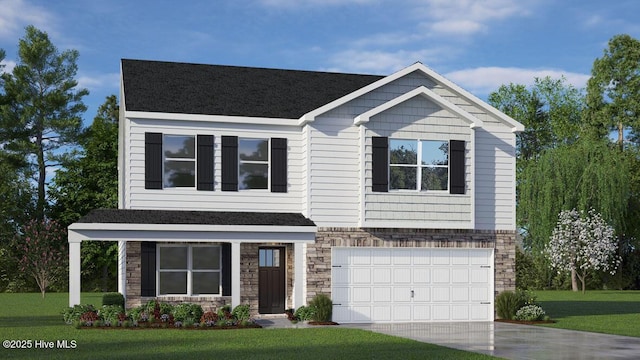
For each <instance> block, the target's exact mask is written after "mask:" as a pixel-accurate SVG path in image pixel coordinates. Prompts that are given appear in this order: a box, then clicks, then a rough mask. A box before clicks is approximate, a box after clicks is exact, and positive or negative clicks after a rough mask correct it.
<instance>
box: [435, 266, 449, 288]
mask: <svg viewBox="0 0 640 360" xmlns="http://www.w3.org/2000/svg"><path fill="white" fill-rule="evenodd" d="M450 271H451V270H450V269H449V268H436V269H433V271H432V272H433V279H432V282H433V283H434V284H449V283H450V282H451V279H450V278H449V272H450Z"/></svg>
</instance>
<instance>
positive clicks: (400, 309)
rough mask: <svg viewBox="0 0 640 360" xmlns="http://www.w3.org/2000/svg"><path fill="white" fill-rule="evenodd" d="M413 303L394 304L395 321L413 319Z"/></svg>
mask: <svg viewBox="0 0 640 360" xmlns="http://www.w3.org/2000/svg"><path fill="white" fill-rule="evenodd" d="M411 307H412V306H411V305H410V304H407V305H394V306H393V308H392V309H391V311H393V321H400V322H402V321H411Z"/></svg>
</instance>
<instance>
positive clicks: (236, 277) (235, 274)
mask: <svg viewBox="0 0 640 360" xmlns="http://www.w3.org/2000/svg"><path fill="white" fill-rule="evenodd" d="M238 305H240V243H239V242H232V243H231V307H232V308H235V307H236V306H238Z"/></svg>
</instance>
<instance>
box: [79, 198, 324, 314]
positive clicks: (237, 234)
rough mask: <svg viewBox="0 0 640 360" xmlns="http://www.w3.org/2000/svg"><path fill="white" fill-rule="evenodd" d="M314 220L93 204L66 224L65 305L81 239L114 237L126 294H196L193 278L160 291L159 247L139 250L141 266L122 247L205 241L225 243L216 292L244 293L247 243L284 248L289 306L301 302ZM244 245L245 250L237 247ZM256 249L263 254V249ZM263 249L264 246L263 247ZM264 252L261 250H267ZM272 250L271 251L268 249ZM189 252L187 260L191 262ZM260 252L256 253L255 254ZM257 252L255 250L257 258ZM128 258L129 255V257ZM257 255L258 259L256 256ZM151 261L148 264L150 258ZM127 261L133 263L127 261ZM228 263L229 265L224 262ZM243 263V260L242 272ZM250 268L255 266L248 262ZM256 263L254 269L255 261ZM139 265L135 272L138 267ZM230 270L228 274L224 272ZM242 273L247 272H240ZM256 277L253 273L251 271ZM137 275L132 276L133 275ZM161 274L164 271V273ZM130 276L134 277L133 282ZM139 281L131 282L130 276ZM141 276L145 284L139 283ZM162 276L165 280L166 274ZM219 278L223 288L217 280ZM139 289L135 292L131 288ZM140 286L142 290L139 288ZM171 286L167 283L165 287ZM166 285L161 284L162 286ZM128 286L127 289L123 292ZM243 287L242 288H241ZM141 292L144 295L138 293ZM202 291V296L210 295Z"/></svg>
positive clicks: (235, 299) (237, 296) (238, 299)
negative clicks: (177, 289)
mask: <svg viewBox="0 0 640 360" xmlns="http://www.w3.org/2000/svg"><path fill="white" fill-rule="evenodd" d="M316 231H317V229H316V226H315V224H314V223H313V222H312V221H311V220H309V219H307V218H305V217H304V216H303V215H301V214H292V213H253V212H252V213H248V212H212V211H169V210H118V209H100V210H94V211H92V212H90V213H89V214H87V215H86V216H84V217H82V218H81V219H80V220H79V221H78V222H76V223H73V224H71V225H70V226H69V231H68V241H69V305H70V306H73V305H75V304H79V303H80V289H81V276H80V274H81V259H80V247H81V243H82V241H117V242H118V248H119V253H118V292H120V293H122V294H123V295H124V296H125V298H127V296H128V295H130V296H131V297H139V298H144V297H147V298H155V297H157V298H162V297H163V296H164V297H165V298H166V299H169V300H171V299H173V300H175V299H180V298H189V299H194V298H199V296H198V295H193V294H191V293H192V292H193V290H194V288H193V284H192V280H191V278H189V280H187V282H188V284H189V292H188V293H187V294H184V295H185V296H175V294H172V295H171V296H165V294H163V292H166V291H167V290H166V288H167V287H166V284H163V286H162V288H161V287H160V280H159V279H160V276H159V275H160V271H161V270H162V269H161V268H160V266H159V264H160V261H159V260H158V261H157V262H156V260H157V259H160V258H159V252H153V254H152V255H151V253H147V254H146V257H147V258H146V260H143V259H144V256H145V255H143V254H142V251H141V252H140V259H139V261H140V266H138V267H136V265H135V260H134V259H127V248H128V247H129V256H130V257H131V249H132V247H136V246H137V247H139V248H140V249H142V248H146V249H150V248H155V247H158V248H159V247H160V246H167V247H169V246H173V247H181V246H182V247H185V248H186V247H194V249H191V250H190V251H191V252H192V254H199V255H197V256H199V257H202V253H203V252H202V251H198V250H199V249H200V247H204V246H206V244H209V245H211V244H220V245H221V247H223V248H224V251H222V255H220V256H221V258H220V261H221V262H223V263H224V266H220V272H221V274H220V277H221V278H220V288H221V289H222V290H221V291H220V292H219V294H218V297H219V298H227V299H228V298H230V299H231V304H230V305H232V306H233V307H235V306H237V305H239V304H241V303H242V302H243V299H246V294H243V290H242V283H243V279H242V275H241V272H242V271H243V270H242V269H243V268H242V266H241V262H242V261H241V256H242V253H243V251H245V253H246V251H247V250H246V249H249V248H251V249H280V248H281V249H282V250H283V252H287V257H286V258H283V259H286V260H285V262H286V263H287V266H288V267H289V268H290V271H289V272H290V273H291V274H292V278H293V279H288V281H289V282H290V283H291V285H292V290H291V295H290V297H291V299H290V301H289V303H290V304H291V306H292V307H299V306H300V305H304V304H305V302H306V286H305V271H306V261H305V250H306V244H309V243H313V242H314V241H315V234H316ZM241 249H244V250H241ZM259 251H261V252H260V254H262V250H259ZM265 251H266V250H265ZM267 253H269V252H265V254H267ZM269 254H273V252H271V253H269ZM191 256H193V257H194V258H195V256H196V255H190V258H189V263H190V264H191V261H192V259H191ZM260 256H261V255H260ZM258 257H259V256H258V255H257V254H256V258H258ZM128 260H129V261H128ZM143 261H147V264H146V265H145V266H147V267H151V266H152V268H151V269H152V271H151V272H149V273H148V275H147V276H146V279H142V278H143V277H145V275H144V274H143V273H142V267H143V266H142V262H143ZM257 261H262V260H261V259H257ZM149 262H151V264H150V263H149ZM132 263H133V264H134V265H132ZM229 264H230V266H229ZM246 269H247V267H246V266H245V270H244V271H245V272H246V271H247V270H246ZM251 269H252V270H251V271H254V270H253V269H254V268H251ZM255 269H257V264H256V267H255ZM137 271H139V272H137ZM229 272H230V274H229ZM245 277H246V275H245ZM256 277H257V274H256ZM135 278H137V280H134V279H135ZM165 278H166V277H165ZM132 281H133V283H132ZM136 281H137V282H139V283H138V284H136V283H135V282H136ZM193 281H195V280H193ZM143 282H146V283H145V284H142V283H143ZM165 282H166V280H165ZM222 282H224V289H223V286H222ZM136 286H138V288H139V289H140V292H137V291H135V290H132V289H137V288H136ZM143 288H144V290H143ZM169 288H171V287H169ZM162 289H165V290H162ZM128 292H129V293H130V294H128ZM245 292H246V291H245ZM143 295H144V296H143ZM215 297H216V295H207V296H206V297H202V298H215Z"/></svg>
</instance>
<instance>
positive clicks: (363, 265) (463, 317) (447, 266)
mask: <svg viewBox="0 0 640 360" xmlns="http://www.w3.org/2000/svg"><path fill="white" fill-rule="evenodd" d="M331 265H332V267H331V290H332V292H331V295H332V300H333V303H334V306H333V320H334V321H336V322H339V323H358V322H376V323H377V322H411V321H416V322H420V321H422V322H428V321H491V320H493V249H423V248H411V249H408V248H333V249H332V264H331Z"/></svg>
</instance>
